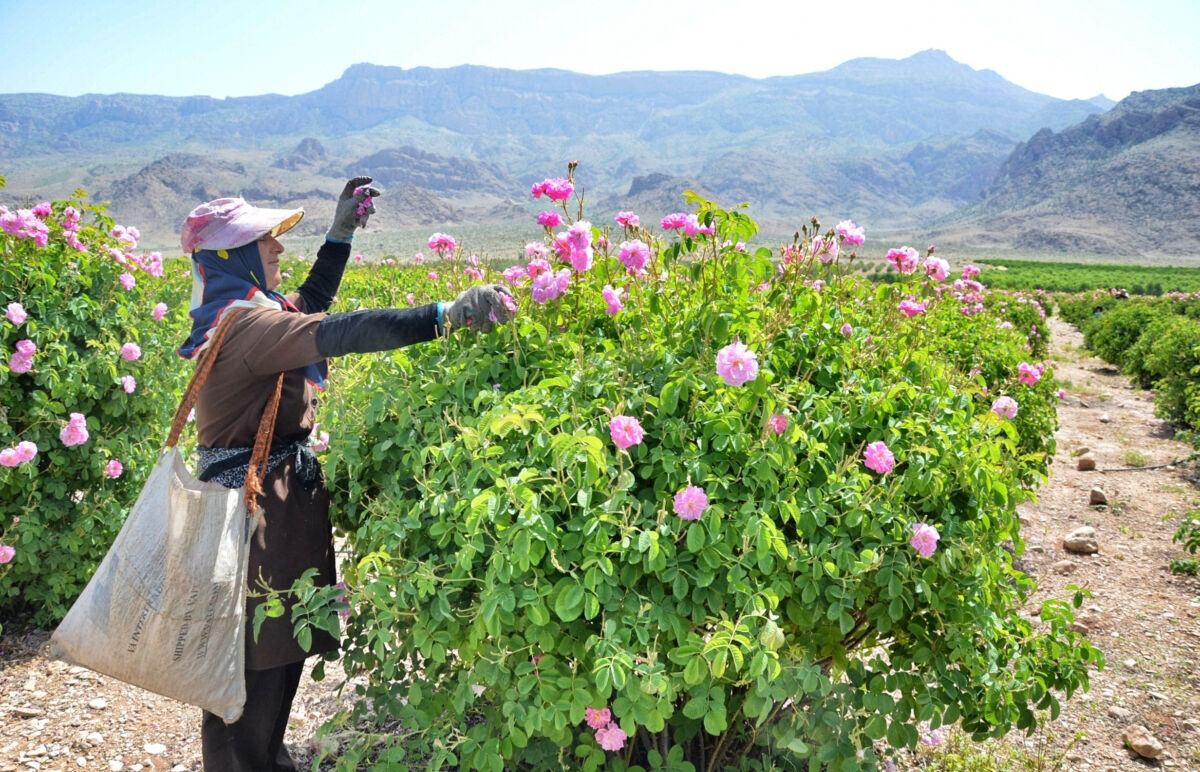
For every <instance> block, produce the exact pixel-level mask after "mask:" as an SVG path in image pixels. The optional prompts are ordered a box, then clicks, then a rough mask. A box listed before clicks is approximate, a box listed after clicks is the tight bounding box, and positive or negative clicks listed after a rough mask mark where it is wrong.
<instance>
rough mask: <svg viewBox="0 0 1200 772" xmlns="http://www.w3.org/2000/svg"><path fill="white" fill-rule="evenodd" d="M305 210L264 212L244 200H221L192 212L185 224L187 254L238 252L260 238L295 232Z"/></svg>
mask: <svg viewBox="0 0 1200 772" xmlns="http://www.w3.org/2000/svg"><path fill="white" fill-rule="evenodd" d="M302 217H304V210H303V209H262V208H260V207H257V206H251V205H250V204H247V203H246V201H245V200H244V199H241V198H218V199H217V200H215V201H209V202H208V203H207V204H201V205H200V206H198V207H196V208H195V209H193V210H192V212H191V214H189V215H188V216H187V220H186V221H185V222H184V223H183V234H182V236H181V237H180V244H182V245H183V251H184V252H187V253H189V254H190V253H191V252H193V251H194V250H197V249H234V248H235V247H240V246H244V245H246V244H249V243H250V242H252V241H257V240H258V239H259V238H260V237H262V236H264V235H266V234H268V233H269V234H271V235H272V236H280V235H282V234H283V233H286V232H287V231H289V230H291V229H292V228H293V227H294V226H295V225H296V223H298V222H300V218H302Z"/></svg>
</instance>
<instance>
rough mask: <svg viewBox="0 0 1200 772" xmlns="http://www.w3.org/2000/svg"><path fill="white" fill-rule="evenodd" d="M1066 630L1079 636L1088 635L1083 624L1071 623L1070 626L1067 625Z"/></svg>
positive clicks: (1086, 627)
mask: <svg viewBox="0 0 1200 772" xmlns="http://www.w3.org/2000/svg"><path fill="white" fill-rule="evenodd" d="M1067 629H1068V630H1070V631H1071V632H1073V633H1079V634H1080V635H1087V634H1088V626H1087V625H1085V624H1084V623H1083V622H1072V623H1071V624H1069V625H1067Z"/></svg>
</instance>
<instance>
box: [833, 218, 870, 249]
mask: <svg viewBox="0 0 1200 772" xmlns="http://www.w3.org/2000/svg"><path fill="white" fill-rule="evenodd" d="M833 230H834V232H836V233H837V234H838V235H839V236H841V237H842V243H843V244H849V245H850V246H852V247H853V246H857V245H859V244H862V243H863V242H864V241H866V240H867V239H866V235H865V231H864V230H863V229H862V228H861V227H859V226H858V225H855V224H854V221H853V220H842V221H841V222H840V223H838V224H837V225H835V226H833Z"/></svg>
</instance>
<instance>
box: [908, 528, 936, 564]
mask: <svg viewBox="0 0 1200 772" xmlns="http://www.w3.org/2000/svg"><path fill="white" fill-rule="evenodd" d="M912 529H913V535H912V539H911V540H910V541H909V542H908V543H909V544H910V545H912V548H913V549H915V550H916V551H917V552H918V553H920V555H921V557H923V558H927V557H929V556H930V555H932V554H933V551H934V550H936V549H937V543H938V539H940V538H941V534H939V533H938V530H937V529H936V528H934V527H933V526H932V525H928V524H926V523H913V527H912Z"/></svg>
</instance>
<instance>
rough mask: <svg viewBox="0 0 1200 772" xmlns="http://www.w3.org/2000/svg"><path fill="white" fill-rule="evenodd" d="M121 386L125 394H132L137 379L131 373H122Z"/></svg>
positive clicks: (135, 389) (135, 387)
mask: <svg viewBox="0 0 1200 772" xmlns="http://www.w3.org/2000/svg"><path fill="white" fill-rule="evenodd" d="M121 388H123V389H125V393H126V394H132V393H133V392H135V391H137V381H136V380H135V379H134V377H133V376H132V375H122V376H121Z"/></svg>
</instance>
